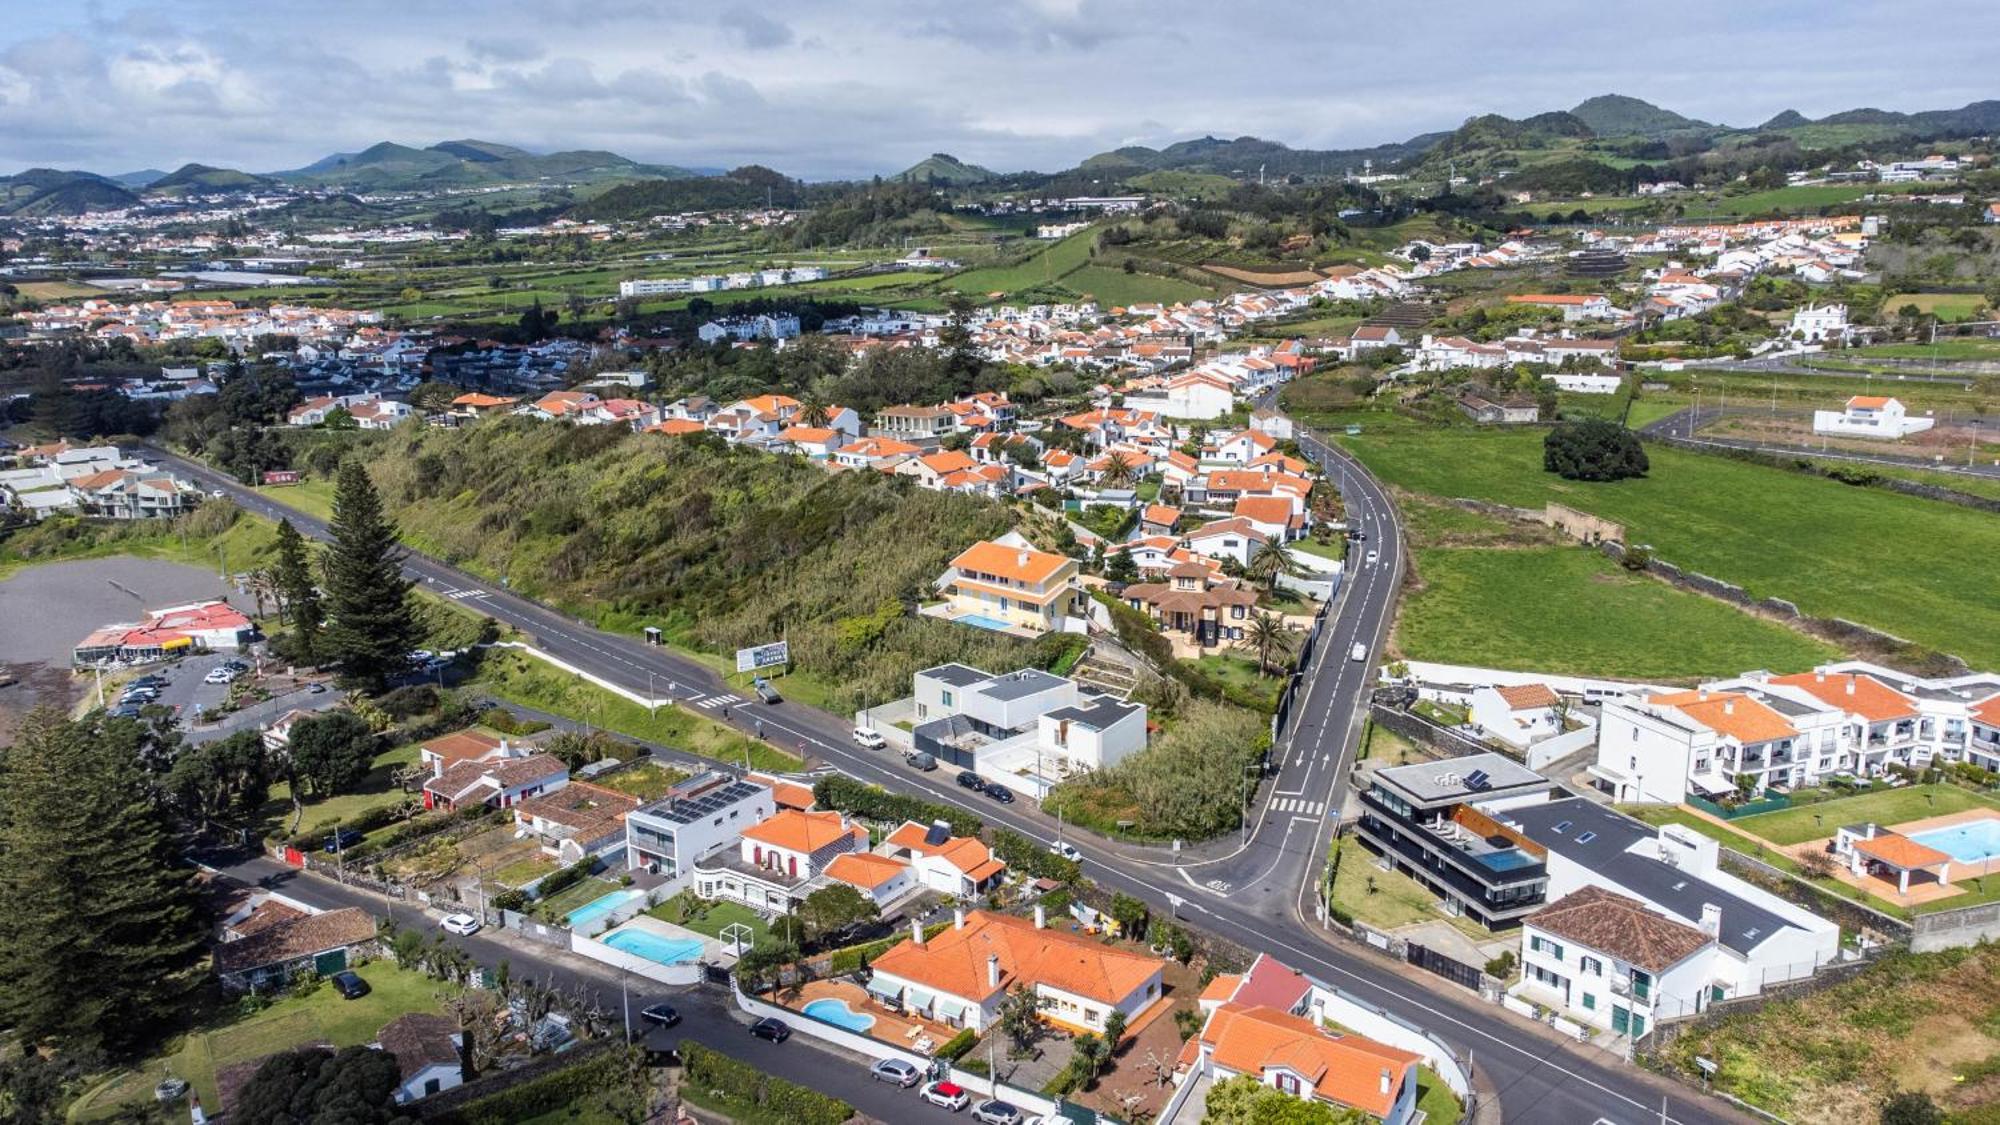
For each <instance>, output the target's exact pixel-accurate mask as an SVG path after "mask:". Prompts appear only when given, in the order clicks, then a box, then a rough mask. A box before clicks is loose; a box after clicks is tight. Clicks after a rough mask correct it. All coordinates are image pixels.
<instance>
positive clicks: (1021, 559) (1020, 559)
mask: <svg viewBox="0 0 2000 1125" xmlns="http://www.w3.org/2000/svg"><path fill="white" fill-rule="evenodd" d="M1015 561H1016V562H1017V563H1019V564H1020V566H1021V569H1023V570H1026V569H1027V568H1028V552H1027V551H1025V550H1023V551H1022V552H1021V553H1020V554H1019V555H1017V556H1015Z"/></svg>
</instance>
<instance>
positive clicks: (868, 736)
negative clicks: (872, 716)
mask: <svg viewBox="0 0 2000 1125" xmlns="http://www.w3.org/2000/svg"><path fill="white" fill-rule="evenodd" d="M854 744H855V745H856V746H859V747H861V748H862V749H864V750H880V749H881V748H882V747H884V746H887V745H888V744H889V743H888V740H886V739H884V738H883V737H882V732H881V731H879V730H876V729H875V728H874V727H855V728H854Z"/></svg>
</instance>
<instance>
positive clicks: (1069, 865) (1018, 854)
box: [993, 828, 1083, 887]
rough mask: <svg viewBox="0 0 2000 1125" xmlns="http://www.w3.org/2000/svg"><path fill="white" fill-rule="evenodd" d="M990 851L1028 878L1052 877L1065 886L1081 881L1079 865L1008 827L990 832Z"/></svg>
mask: <svg viewBox="0 0 2000 1125" xmlns="http://www.w3.org/2000/svg"><path fill="white" fill-rule="evenodd" d="M993 854H994V855H997V856H999V857H1000V858H1001V859H1004V860H1006V861H1007V866H1009V867H1011V868H1013V869H1014V870H1016V871H1019V872H1021V873H1022V874H1024V875H1028V876H1030V877H1032V878H1036V879H1054V880H1055V881H1056V882H1058V883H1061V884H1062V885H1063V886H1065V887H1073V886H1075V885H1076V884H1077V883H1079V882H1081V881H1082V880H1083V865H1082V864H1080V863H1078V862H1077V861H1075V860H1073V859H1064V858H1063V857H1062V856H1059V855H1057V854H1056V853H1054V852H1052V851H1050V850H1048V849H1047V848H1045V847H1043V846H1041V845H1040V844H1037V843H1035V842H1034V841H1033V840H1030V839H1028V838H1027V837H1026V836H1023V835H1021V834H1020V833H1019V832H1015V831H1013V830H1011V829H1007V828H1002V829H1000V830H999V831H998V832H995V833H994V834H993Z"/></svg>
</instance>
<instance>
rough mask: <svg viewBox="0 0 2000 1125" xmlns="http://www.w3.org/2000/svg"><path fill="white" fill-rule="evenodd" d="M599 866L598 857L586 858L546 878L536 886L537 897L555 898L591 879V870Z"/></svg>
mask: <svg viewBox="0 0 2000 1125" xmlns="http://www.w3.org/2000/svg"><path fill="white" fill-rule="evenodd" d="M596 866H597V857H596V856H588V855H587V856H584V857H583V858H582V859H579V860H577V861H576V862H575V863H572V864H570V865H569V866H568V867H565V868H563V869H562V870H560V871H557V872H554V873H553V874H550V875H548V876H545V877H544V878H543V879H542V881H541V882H540V883H538V884H536V886H535V897H537V898H554V897H555V896H556V895H559V894H561V893H563V892H564V891H566V890H568V889H570V888H571V887H574V886H576V885H577V884H578V883H581V882H583V881H584V880H585V879H588V878H590V872H591V869H592V868H594V867H596Z"/></svg>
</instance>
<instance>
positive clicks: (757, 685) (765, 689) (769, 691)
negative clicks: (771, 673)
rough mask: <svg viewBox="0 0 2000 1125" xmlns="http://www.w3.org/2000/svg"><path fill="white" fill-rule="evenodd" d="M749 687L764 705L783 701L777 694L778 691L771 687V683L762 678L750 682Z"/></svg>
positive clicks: (782, 697)
mask: <svg viewBox="0 0 2000 1125" xmlns="http://www.w3.org/2000/svg"><path fill="white" fill-rule="evenodd" d="M750 686H751V687H752V688H753V689H755V690H756V692H757V698H759V699H761V700H763V701H764V702H766V703H783V702H784V701H785V697H784V696H782V695H779V694H778V689H777V688H774V687H772V686H771V681H769V680H767V679H765V678H764V677H762V676H759V677H757V678H756V679H754V680H752V681H750Z"/></svg>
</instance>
